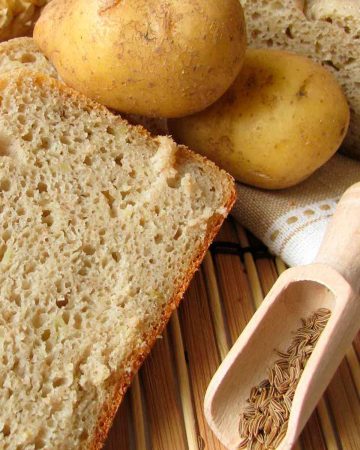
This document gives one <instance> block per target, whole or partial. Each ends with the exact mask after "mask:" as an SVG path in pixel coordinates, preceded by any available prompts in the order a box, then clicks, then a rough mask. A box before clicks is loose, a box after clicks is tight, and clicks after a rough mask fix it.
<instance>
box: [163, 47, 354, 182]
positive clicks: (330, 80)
mask: <svg viewBox="0 0 360 450" xmlns="http://www.w3.org/2000/svg"><path fill="white" fill-rule="evenodd" d="M348 125H349V107H348V105H347V102H346V99H345V96H344V94H343V92H342V90H341V88H340V86H339V85H338V83H337V81H336V80H335V78H334V77H333V76H332V74H331V73H330V72H328V71H327V70H326V69H324V68H323V67H322V66H320V65H319V64H317V63H315V62H313V61H311V60H310V59H308V58H305V57H303V56H298V55H294V54H291V53H287V52H283V51H278V50H262V49H258V50H254V49H249V50H248V51H247V52H246V56H245V62H244V66H243V69H242V70H241V72H240V74H239V76H238V77H237V79H236V81H235V82H234V84H233V85H232V86H231V88H230V89H229V90H228V91H227V92H226V94H225V95H224V96H223V97H222V98H221V99H220V100H218V101H217V102H216V103H215V104H214V105H212V106H210V107H209V108H207V109H206V110H205V111H203V112H200V113H198V114H195V115H192V116H189V117H186V118H183V119H177V120H172V121H170V130H171V131H172V133H173V134H174V136H175V138H176V139H177V140H178V141H179V142H181V143H184V144H186V145H188V146H189V147H190V148H192V149H193V150H196V151H198V152H200V153H202V154H203V155H206V156H207V157H209V158H210V159H212V160H213V161H215V162H216V163H217V164H218V165H219V166H221V167H223V168H225V169H226V170H227V171H228V172H230V173H231V174H232V175H233V176H234V177H235V178H236V179H237V180H239V181H242V182H244V183H247V184H249V185H253V186H257V187H261V188H267V189H281V188H286V187H289V186H293V185H295V184H297V183H299V182H300V181H302V180H304V179H305V178H307V177H308V176H309V175H311V174H312V173H313V172H314V171H315V170H316V169H317V168H319V167H320V166H321V165H322V164H324V163H325V162H326V161H327V160H328V159H329V158H330V157H331V156H332V155H333V154H334V153H335V152H336V150H337V149H338V148H339V146H340V145H341V142H342V140H343V138H344V136H345V134H346V131H347V128H348Z"/></svg>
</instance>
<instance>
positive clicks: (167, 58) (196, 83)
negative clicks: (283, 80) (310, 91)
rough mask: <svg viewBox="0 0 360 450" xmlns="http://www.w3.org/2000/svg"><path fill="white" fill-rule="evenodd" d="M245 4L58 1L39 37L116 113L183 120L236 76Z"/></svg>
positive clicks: (73, 78) (81, 85)
mask: <svg viewBox="0 0 360 450" xmlns="http://www.w3.org/2000/svg"><path fill="white" fill-rule="evenodd" d="M245 36H246V32H245V22H244V15H243V11H242V8H241V5H240V2H239V0H226V1H225V2H224V1H221V2H219V0H182V1H179V0H126V1H125V0H72V1H66V0H53V1H51V2H50V4H49V5H48V6H47V7H46V8H45V9H44V11H43V13H42V15H41V17H40V19H39V21H38V22H37V24H36V28H35V31H34V39H35V41H36V42H37V44H38V45H39V46H40V48H41V50H42V51H43V52H44V53H45V55H46V56H47V57H48V58H49V59H50V61H51V62H52V63H53V64H54V65H55V67H56V69H57V70H58V72H59V74H60V75H61V78H62V79H63V80H64V81H65V82H66V83H67V84H68V85H70V86H72V87H74V88H75V89H77V90H78V91H80V92H83V93H84V94H86V95H88V96H89V97H92V98H94V99H95V100H98V101H99V102H100V103H103V104H105V105H107V106H109V107H111V108H114V109H116V110H119V111H122V112H126V113H132V114H141V115H145V116H158V117H180V116H184V115H187V114H192V113H194V112H196V111H200V110H202V109H204V108H206V107H207V106H208V105H210V104H211V103H213V102H214V101H216V100H217V99H218V98H219V97H221V95H223V94H224V92H225V91H226V90H227V89H228V88H229V86H230V85H231V84H232V83H233V81H234V80H235V78H236V76H237V75H238V73H239V71H240V68H241V65H242V62H243V58H244V53H245V44H246V42H245V41H246V37H245Z"/></svg>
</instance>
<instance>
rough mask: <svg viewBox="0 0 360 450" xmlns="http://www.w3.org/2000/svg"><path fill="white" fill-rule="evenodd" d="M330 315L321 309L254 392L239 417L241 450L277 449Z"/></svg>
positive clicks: (303, 322)
mask: <svg viewBox="0 0 360 450" xmlns="http://www.w3.org/2000/svg"><path fill="white" fill-rule="evenodd" d="M330 315H331V313H330V311H329V310H328V309H325V308H320V309H318V310H317V311H316V312H315V313H314V314H312V315H311V316H310V317H308V318H307V319H302V320H301V321H302V327H301V328H299V329H298V330H297V331H296V332H295V333H294V338H293V339H292V341H291V345H290V347H289V348H288V349H287V351H286V352H279V351H276V353H277V354H278V356H279V358H280V359H278V360H277V361H275V362H274V364H273V365H272V367H271V368H270V369H269V370H268V378H267V379H265V380H264V381H262V382H261V383H260V384H259V385H258V386H255V387H253V388H252V389H251V392H250V397H249V398H248V399H247V402H248V403H249V405H248V406H247V407H246V408H245V410H244V412H243V413H242V414H241V415H240V428H239V432H240V435H241V436H242V437H243V438H244V440H243V441H242V442H241V444H240V449H247V450H260V449H261V450H263V449H276V448H277V446H278V445H279V444H280V442H281V441H282V440H283V438H284V437H285V434H286V430H287V426H288V421H289V415H290V410H291V404H292V401H293V398H294V394H295V389H296V386H297V384H298V382H299V379H300V376H301V374H302V372H303V370H304V367H305V365H306V363H307V361H308V359H309V357H310V355H311V353H312V351H313V350H314V347H315V344H316V342H317V341H318V339H319V337H320V334H321V332H322V331H323V329H324V328H325V325H326V323H327V322H328V320H329V318H330Z"/></svg>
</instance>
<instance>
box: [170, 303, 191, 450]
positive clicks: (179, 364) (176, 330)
mask: <svg viewBox="0 0 360 450" xmlns="http://www.w3.org/2000/svg"><path fill="white" fill-rule="evenodd" d="M170 333H171V338H172V342H173V349H174V350H173V352H174V358H175V364H176V372H177V379H178V383H179V390H180V399H181V406H182V412H183V416H184V424H185V432H186V438H187V445H188V448H189V450H198V441H197V431H196V417H195V411H194V407H193V403H192V397H191V388H190V381H189V374H188V370H187V366H186V361H185V350H184V343H183V338H182V334H181V328H180V322H179V316H178V313H177V311H175V312H174V314H173V316H172V318H171V320H170Z"/></svg>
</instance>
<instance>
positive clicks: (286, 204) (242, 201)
mask: <svg viewBox="0 0 360 450" xmlns="http://www.w3.org/2000/svg"><path fill="white" fill-rule="evenodd" d="M357 181H360V161H356V160H353V159H349V158H347V157H344V156H341V155H338V154H337V155H335V156H334V157H333V158H332V159H331V160H330V161H329V162H328V163H327V164H325V165H324V166H323V167H321V168H320V169H319V170H318V171H317V172H315V173H314V174H313V175H312V176H311V177H310V178H308V179H307V180H306V181H304V182H302V183H301V184H299V185H297V186H294V187H292V188H288V189H283V190H279V191H265V190H262V189H256V188H252V187H249V186H245V185H242V184H239V183H238V184H237V194H238V199H237V201H236V204H235V207H234V209H233V210H232V215H233V216H234V217H235V218H236V219H237V220H238V221H239V222H240V223H241V224H242V225H243V226H245V227H246V228H248V229H249V230H250V231H251V232H252V233H253V234H254V235H255V236H257V237H258V238H259V239H260V240H262V241H263V242H264V243H265V244H266V245H267V246H268V247H269V249H270V251H272V252H273V253H274V254H275V255H278V256H280V257H281V258H282V259H283V261H284V262H286V263H287V264H288V265H290V266H297V265H302V264H309V263H311V262H313V261H314V259H315V256H316V254H317V252H318V249H319V247H320V243H321V241H322V238H323V236H324V233H325V229H326V226H327V224H328V222H329V220H330V218H331V216H332V214H333V213H334V210H335V208H336V204H337V202H338V200H339V198H340V197H341V195H342V194H343V193H344V191H345V190H346V189H347V188H348V187H349V186H351V185H352V184H354V183H356V182H357ZM344 232H346V230H344Z"/></svg>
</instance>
